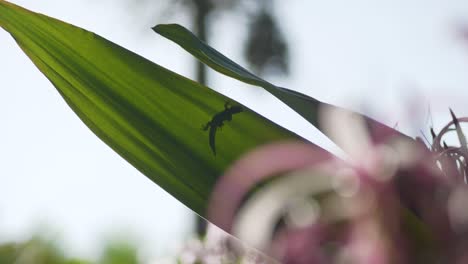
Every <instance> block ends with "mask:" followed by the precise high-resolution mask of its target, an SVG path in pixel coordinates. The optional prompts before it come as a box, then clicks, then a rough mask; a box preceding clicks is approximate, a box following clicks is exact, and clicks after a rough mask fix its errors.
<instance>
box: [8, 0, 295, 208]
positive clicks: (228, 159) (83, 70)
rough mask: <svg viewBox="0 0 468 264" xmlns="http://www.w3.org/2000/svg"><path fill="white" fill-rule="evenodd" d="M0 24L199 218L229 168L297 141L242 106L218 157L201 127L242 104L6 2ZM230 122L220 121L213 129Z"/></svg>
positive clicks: (70, 99)
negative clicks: (265, 148) (274, 145)
mask: <svg viewBox="0 0 468 264" xmlns="http://www.w3.org/2000/svg"><path fill="white" fill-rule="evenodd" d="M0 26H1V27H2V28H4V29H5V30H6V31H8V32H9V33H10V34H11V35H12V36H13V37H14V39H15V40H16V41H17V43H18V45H19V46H20V47H21V48H22V49H23V50H24V52H25V53H26V54H27V55H28V56H29V57H30V59H31V60H32V61H33V62H34V64H35V65H36V66H37V67H38V68H39V70H40V71H42V72H43V73H44V74H45V76H47V78H48V79H49V80H50V81H51V82H52V83H53V85H54V86H55V87H56V88H57V90H58V92H59V93H60V94H61V95H62V97H63V98H64V99H65V101H66V102H67V103H68V105H69V106H70V107H71V108H72V109H73V110H74V111H75V113H76V114H77V115H78V116H79V117H80V118H81V120H82V121H83V122H84V123H85V124H86V125H87V126H88V127H89V128H90V129H91V130H92V131H93V132H94V133H95V134H96V135H97V136H98V137H99V138H101V139H102V140H103V141H104V142H105V143H107V144H108V145H109V146H110V147H111V148H112V149H114V150H115V151H116V152H117V153H118V154H120V155H121V156H122V157H123V158H125V159H126V160H127V161H128V162H130V163H131V164H132V165H133V166H135V167H136V168H137V169H138V170H140V171H141V172H142V173H143V174H145V175H146V176H147V177H149V178H150V179H151V180H153V181H154V182H155V183H157V184H158V185H160V186H161V187H162V188H164V189H165V190H166V191H168V192H169V193H171V194H172V195H173V196H175V197H176V198H177V199H179V200H180V201H182V202H183V203H184V204H186V205H187V206H189V207H190V208H192V209H193V210H194V211H196V212H197V213H199V214H201V215H204V213H205V209H206V206H207V202H208V198H209V196H210V193H211V190H212V188H213V186H214V184H215V182H216V180H217V178H218V177H219V176H220V175H221V174H222V172H223V171H224V170H225V169H226V167H227V166H228V165H229V164H230V163H232V162H233V161H235V160H236V159H238V158H239V157H240V156H241V155H243V154H244V153H245V152H246V151H249V150H251V149H253V148H255V147H257V146H259V145H262V144H266V143H269V142H273V141H277V140H287V139H297V138H299V137H298V136H297V135H296V134H294V133H292V132H290V131H287V130H285V129H283V128H282V127H280V126H277V125H275V124H274V123H272V122H271V121H269V120H267V119H265V118H263V117H262V116H260V115H258V114H256V113H254V112H252V111H251V110H250V109H248V108H246V107H243V111H242V112H240V113H235V114H233V115H232V120H231V121H230V122H227V121H224V122H222V123H224V127H223V130H219V129H218V130H217V131H214V130H213V132H216V134H215V135H216V138H215V140H214V141H213V142H214V143H215V144H214V146H215V147H216V155H215V154H214V153H213V151H212V147H213V146H210V141H209V137H210V132H209V131H204V130H203V129H202V126H204V125H206V124H207V123H208V122H209V121H210V120H212V118H213V117H214V116H215V115H216V114H217V113H221V112H222V111H223V110H224V109H225V103H226V102H231V103H232V105H234V106H233V107H234V108H230V109H238V110H239V107H240V105H239V104H237V103H235V102H232V100H230V99H229V98H227V97H225V96H223V95H221V94H219V93H217V92H215V91H213V90H211V89H209V88H207V87H205V86H202V85H200V84H198V83H196V82H193V81H191V80H189V79H187V78H184V77H182V76H180V75H177V74H175V73H173V72H171V71H169V70H167V69H165V68H163V67H161V66H159V65H157V64H154V63H152V62H150V61H148V60H146V59H145V58H143V57H141V56H139V55H137V54H134V53H132V52H130V51H128V50H126V49H124V48H122V47H120V46H118V45H116V44H114V43H112V42H110V41H107V40H106V39H104V38H102V37H100V36H98V35H96V34H94V33H92V32H88V31H86V30H83V29H81V28H78V27H75V26H73V25H70V24H67V23H64V22H61V21H58V20H56V19H53V18H50V17H47V16H44V15H41V14H37V13H33V12H31V11H28V10H26V9H23V8H21V7H18V6H16V5H13V4H11V3H8V2H6V1H2V0H0ZM229 117H230V116H229V114H226V113H224V114H222V115H218V116H217V118H216V120H215V121H218V122H213V123H214V125H213V127H214V128H216V124H217V125H220V124H221V121H223V120H224V119H229ZM208 130H210V127H208ZM211 136H214V133H212V134H211Z"/></svg>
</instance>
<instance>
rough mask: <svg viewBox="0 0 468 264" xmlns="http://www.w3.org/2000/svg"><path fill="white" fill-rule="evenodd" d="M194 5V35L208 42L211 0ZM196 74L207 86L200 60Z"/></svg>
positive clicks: (200, 225) (200, 230) (201, 225)
mask: <svg viewBox="0 0 468 264" xmlns="http://www.w3.org/2000/svg"><path fill="white" fill-rule="evenodd" d="M193 5H194V15H193V18H194V23H193V26H194V29H193V30H194V33H195V35H197V36H198V38H200V39H201V40H202V41H204V42H208V39H207V38H208V37H207V31H208V29H207V25H208V15H209V13H210V11H211V9H212V7H211V3H209V0H194V1H193ZM195 72H196V81H197V82H199V83H201V84H203V85H207V79H208V76H207V71H206V65H205V64H203V63H202V62H200V61H199V60H196V69H195ZM195 221H196V226H195V231H196V232H197V234H198V235H199V236H204V235H205V234H206V228H207V222H206V220H205V219H203V218H201V217H200V216H198V215H196V218H195Z"/></svg>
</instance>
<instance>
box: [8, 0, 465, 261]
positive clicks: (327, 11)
mask: <svg viewBox="0 0 468 264" xmlns="http://www.w3.org/2000/svg"><path fill="white" fill-rule="evenodd" d="M12 2H14V3H17V4H20V5H22V6H24V7H27V8H29V9H32V10H34V11H39V12H42V13H45V14H47V15H49V16H53V17H56V18H59V19H62V20H65V21H67V22H70V23H72V24H75V25H78V26H80V27H83V28H86V29H88V30H91V31H94V32H96V33H98V34H100V35H102V36H104V37H106V38H108V39H110V40H112V41H114V42H116V43H118V44H120V45H122V46H124V47H126V48H128V49H130V50H133V51H135V52H137V53H139V54H141V55H143V56H145V57H146V58H148V59H150V60H152V61H154V62H156V63H159V64H161V65H163V66H165V67H167V68H169V69H171V70H173V71H176V72H178V73H181V74H183V75H185V76H189V77H190V76H192V73H193V72H192V68H191V67H189V66H191V65H192V63H191V60H190V56H189V55H187V54H186V53H185V52H184V51H182V50H181V49H180V48H179V47H178V46H176V45H173V44H171V43H170V42H169V41H166V40H164V39H163V38H161V37H159V36H157V35H156V34H154V33H153V32H152V31H151V30H150V29H149V27H150V26H153V25H154V24H156V23H160V22H168V20H162V19H159V20H148V19H147V18H149V17H151V13H150V11H148V10H149V9H134V10H128V9H127V7H128V5H127V4H124V2H123V1H111V0H105V1H91V0H81V1H58V0H42V1H37V0H22V1H20V0H16V1H12ZM277 2H278V5H277V14H278V15H280V16H281V19H280V20H279V21H280V23H281V27H282V28H283V31H284V33H285V34H286V36H287V38H288V40H289V43H290V44H291V49H292V67H291V68H292V73H293V74H292V75H291V76H290V77H289V78H279V77H273V78H271V80H272V81H273V82H275V83H277V84H279V85H281V86H285V87H289V88H293V89H296V90H299V91H301V92H304V93H307V94H309V95H311V96H314V97H316V98H318V99H320V100H323V101H326V102H329V103H334V104H337V105H340V106H347V107H351V108H353V109H361V110H362V109H366V110H368V111H370V112H371V113H372V115H373V116H374V117H376V118H378V119H379V120H381V121H383V122H385V123H387V124H389V125H393V124H395V123H396V122H398V123H399V128H401V129H403V130H404V131H405V132H407V133H410V134H412V135H416V134H417V133H418V132H417V131H418V129H419V128H420V127H423V128H428V127H429V125H430V124H428V123H426V120H425V117H426V115H427V108H428V106H429V105H430V106H431V109H432V114H433V117H434V122H435V124H436V127H440V125H441V124H443V123H444V122H447V121H449V115H448V110H447V109H448V107H452V108H453V109H454V110H455V112H456V113H457V114H458V115H460V116H461V115H468V107H467V106H466V103H465V101H466V100H467V99H468V74H467V73H468V44H467V45H466V46H464V45H463V42H461V41H460V39H459V38H458V37H457V35H456V33H457V31H456V27H457V26H459V25H460V23H462V22H466V23H467V25H468V1H466V0H458V1H455V0H452V1H450V0H440V1H431V0H425V1H424V0H415V1H407V0H385V1H384V0H381V1H373V0H355V1H298V0H291V1H277ZM156 3H157V1H156ZM109 10H110V11H109ZM136 14H137V15H136ZM139 18H143V19H139ZM153 21H154V22H153ZM170 21H172V22H174V21H175V22H178V23H182V24H185V25H188V24H187V23H188V21H189V20H188V19H187V16H186V14H183V13H181V14H178V13H175V15H174V16H173V17H172V20H170ZM247 25H248V23H247V20H246V19H245V18H244V17H242V16H240V15H232V14H231V15H229V16H223V18H222V19H221V20H216V23H215V24H214V27H213V29H212V34H213V39H212V44H213V46H215V47H216V48H217V49H219V50H221V51H222V52H223V53H225V54H227V55H229V56H231V57H232V58H234V59H235V60H237V61H239V62H244V61H243V59H242V58H241V55H242V50H241V49H240V48H239V39H244V38H245V32H246V29H245V27H246V26H247ZM144 29H147V30H146V31H145V30H144ZM465 44H466V43H465ZM0 77H1V81H2V82H1V86H0V94H1V95H0V124H1V126H0V240H2V241H5V240H11V239H22V238H26V237H27V236H29V235H30V234H31V233H32V232H33V231H34V230H36V228H37V227H38V225H39V226H40V225H42V224H45V225H46V226H49V227H50V228H49V229H51V230H52V231H53V232H58V236H59V237H61V238H63V241H65V245H66V246H67V248H68V249H70V250H71V252H72V253H73V254H76V255H83V254H84V255H85V256H91V257H94V256H96V254H97V253H98V252H96V250H98V249H100V248H101V245H102V241H103V239H104V238H106V235H107V234H112V233H115V232H123V233H125V234H127V233H129V234H133V236H134V238H135V240H137V241H138V243H139V244H138V245H140V246H141V248H142V249H143V252H144V254H147V255H153V256H154V255H161V254H166V253H167V252H168V250H171V249H173V248H174V247H175V246H176V245H177V244H178V243H181V241H183V240H184V239H185V238H187V237H188V236H189V231H190V230H191V228H192V223H191V222H192V221H193V216H192V213H191V212H190V210H188V209H187V208H186V207H185V206H183V205H181V204H180V203H179V202H178V201H177V200H175V199H174V198H172V197H171V196H169V195H168V194H166V193H165V192H164V191H162V190H161V189H160V188H159V187H158V186H156V185H155V184H153V183H152V182H150V181H149V180H148V179H146V178H145V177H144V176H142V175H141V174H140V173H139V172H138V171H136V170H135V169H133V168H132V167H131V166H130V165H129V164H127V163H126V162H125V161H124V160H123V159H122V158H120V157H119V156H118V155H117V154H115V153H114V152H113V151H112V150H111V149H110V148H109V147H107V146H106V145H105V144H103V143H102V142H101V141H100V140H99V139H98V138H97V137H96V136H94V135H93V134H92V133H91V132H90V131H89V130H88V129H87V128H86V127H85V126H84V125H83V124H82V123H81V122H80V121H79V119H78V118H77V117H76V116H75V114H74V113H73V112H72V111H71V110H70V109H69V108H68V107H67V105H66V104H65V103H64V101H63V100H62V99H61V97H60V96H59V95H58V93H57V92H56V91H55V89H54V87H53V86H52V85H51V84H50V83H49V82H48V81H47V79H46V78H45V77H44V76H43V75H42V74H41V73H40V72H39V71H38V70H37V69H36V68H35V67H34V66H33V65H32V63H31V62H30V61H29V59H28V58H27V57H26V56H25V55H24V54H23V53H22V51H21V50H20V49H19V48H18V47H17V46H16V44H15V43H14V41H13V40H12V39H11V37H10V36H9V35H8V34H6V33H5V32H4V31H1V30H0ZM210 77H211V81H210V84H212V87H214V88H215V89H217V90H220V91H222V92H224V93H226V94H228V95H230V96H233V97H234V98H235V99H238V100H240V101H241V102H243V103H245V104H247V105H249V106H251V107H252V108H254V109H256V110H258V111H259V112H260V113H262V114H264V115H266V116H268V117H269V118H271V119H273V120H275V121H276V122H279V123H280V124H282V125H285V126H287V127H289V128H291V129H292V130H294V131H297V132H299V133H300V134H302V135H303V136H305V137H307V138H309V139H311V140H313V141H315V142H317V143H320V144H323V145H324V146H325V147H327V148H331V149H336V148H333V146H332V145H331V144H329V142H327V141H326V140H324V137H323V136H321V135H320V134H318V133H317V132H316V130H315V129H314V128H312V127H311V126H310V125H308V124H307V123H306V122H305V121H304V120H302V119H301V118H300V117H298V115H297V114H294V113H292V112H291V110H289V109H288V108H287V107H285V106H283V105H280V104H279V103H278V102H277V101H276V100H275V99H272V98H271V97H270V96H268V95H265V93H263V92H262V91H260V90H258V89H255V88H252V87H247V86H245V85H242V84H240V83H239V82H237V81H232V80H230V79H228V78H226V77H223V76H221V75H219V74H214V73H211V75H210ZM363 107H364V108H363Z"/></svg>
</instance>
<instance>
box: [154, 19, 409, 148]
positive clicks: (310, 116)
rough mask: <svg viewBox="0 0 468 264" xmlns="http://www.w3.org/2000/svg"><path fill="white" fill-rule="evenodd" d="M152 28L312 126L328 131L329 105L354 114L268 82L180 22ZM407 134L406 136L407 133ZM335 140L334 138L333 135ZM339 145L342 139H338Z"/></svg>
mask: <svg viewBox="0 0 468 264" xmlns="http://www.w3.org/2000/svg"><path fill="white" fill-rule="evenodd" d="M153 30H154V31H155V32H157V33H159V34H160V35H162V36H164V37H166V38H168V39H170V40H172V41H174V42H175V43H177V44H178V45H180V46H181V47H182V48H183V49H185V50H186V51H188V52H189V53H191V54H192V55H193V56H194V57H196V58H197V59H199V60H200V61H202V62H203V63H205V64H206V65H208V66H210V67H211V68H213V69H214V70H216V71H218V72H220V73H223V74H225V75H227V76H230V77H233V78H235V79H238V80H240V81H243V82H245V83H248V84H252V85H256V86H260V87H263V88H264V89H265V90H267V91H268V92H270V93H271V94H273V95H274V96H276V97H277V98H278V99H280V100H281V101H283V102H284V103H285V104H286V105H288V106H289V107H291V108H292V109H293V110H294V111H296V112H297V113H298V114H300V115H301V116H302V117H304V118H305V119H306V120H307V121H309V122H310V123H311V124H312V125H314V126H315V127H317V128H318V129H320V130H322V132H324V133H325V134H327V135H328V136H330V134H328V131H326V130H324V129H323V127H322V125H323V124H321V123H320V122H319V109H320V108H324V107H327V108H329V109H334V110H339V111H343V112H348V113H352V112H351V111H349V110H346V109H343V108H340V107H337V106H333V105H330V104H327V103H324V102H320V101H318V100H316V99H315V98H312V97H310V96H307V95H305V94H301V93H298V92H295V91H293V90H289V89H286V88H283V87H279V86H276V85H273V84H271V83H269V82H268V81H266V80H264V79H262V78H260V77H258V76H256V75H255V74H253V73H251V72H249V71H248V70H246V69H245V68H243V67H242V66H240V65H239V64H237V63H235V62H234V61H232V60H231V59H229V58H227V57H226V56H224V55H223V54H221V53H220V52H218V51H217V50H215V49H214V48H212V47H210V46H209V45H207V44H206V43H205V42H203V41H201V40H200V39H199V38H197V37H196V36H195V35H194V34H193V33H192V32H190V31H189V30H188V29H186V28H184V27H183V26H181V25H178V24H161V25H157V26H155V27H154V28H153ZM352 114H353V115H355V116H357V117H361V118H363V119H364V120H365V121H366V123H367V124H368V125H369V126H372V127H374V128H376V127H377V128H378V132H379V133H382V132H383V133H393V132H395V133H396V134H398V135H401V136H404V135H402V134H400V133H399V132H397V131H394V130H393V129H391V128H389V127H387V126H385V125H383V124H381V123H379V122H377V121H375V120H373V119H371V118H369V117H367V116H363V115H360V114H357V113H352ZM404 137H406V136H404ZM331 139H332V140H334V138H331ZM336 143H337V144H340V143H341V142H339V141H337V142H336Z"/></svg>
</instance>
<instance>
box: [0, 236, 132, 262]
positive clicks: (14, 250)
mask: <svg viewBox="0 0 468 264" xmlns="http://www.w3.org/2000/svg"><path fill="white" fill-rule="evenodd" d="M139 263H141V262H140V261H139V260H138V256H137V251H136V249H135V248H134V247H132V246H131V245H130V244H126V243H120V242H119V243H110V244H109V245H108V246H107V247H106V248H105V249H104V251H103V253H102V255H101V257H100V259H99V261H97V262H94V261H89V260H83V259H77V258H71V257H68V256H66V255H65V254H64V253H63V251H62V250H61V249H60V248H59V247H58V246H57V245H56V244H55V243H53V242H51V241H48V240H46V239H43V238H40V237H33V238H31V239H30V240H28V241H25V242H20V243H4V244H0V264H139Z"/></svg>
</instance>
